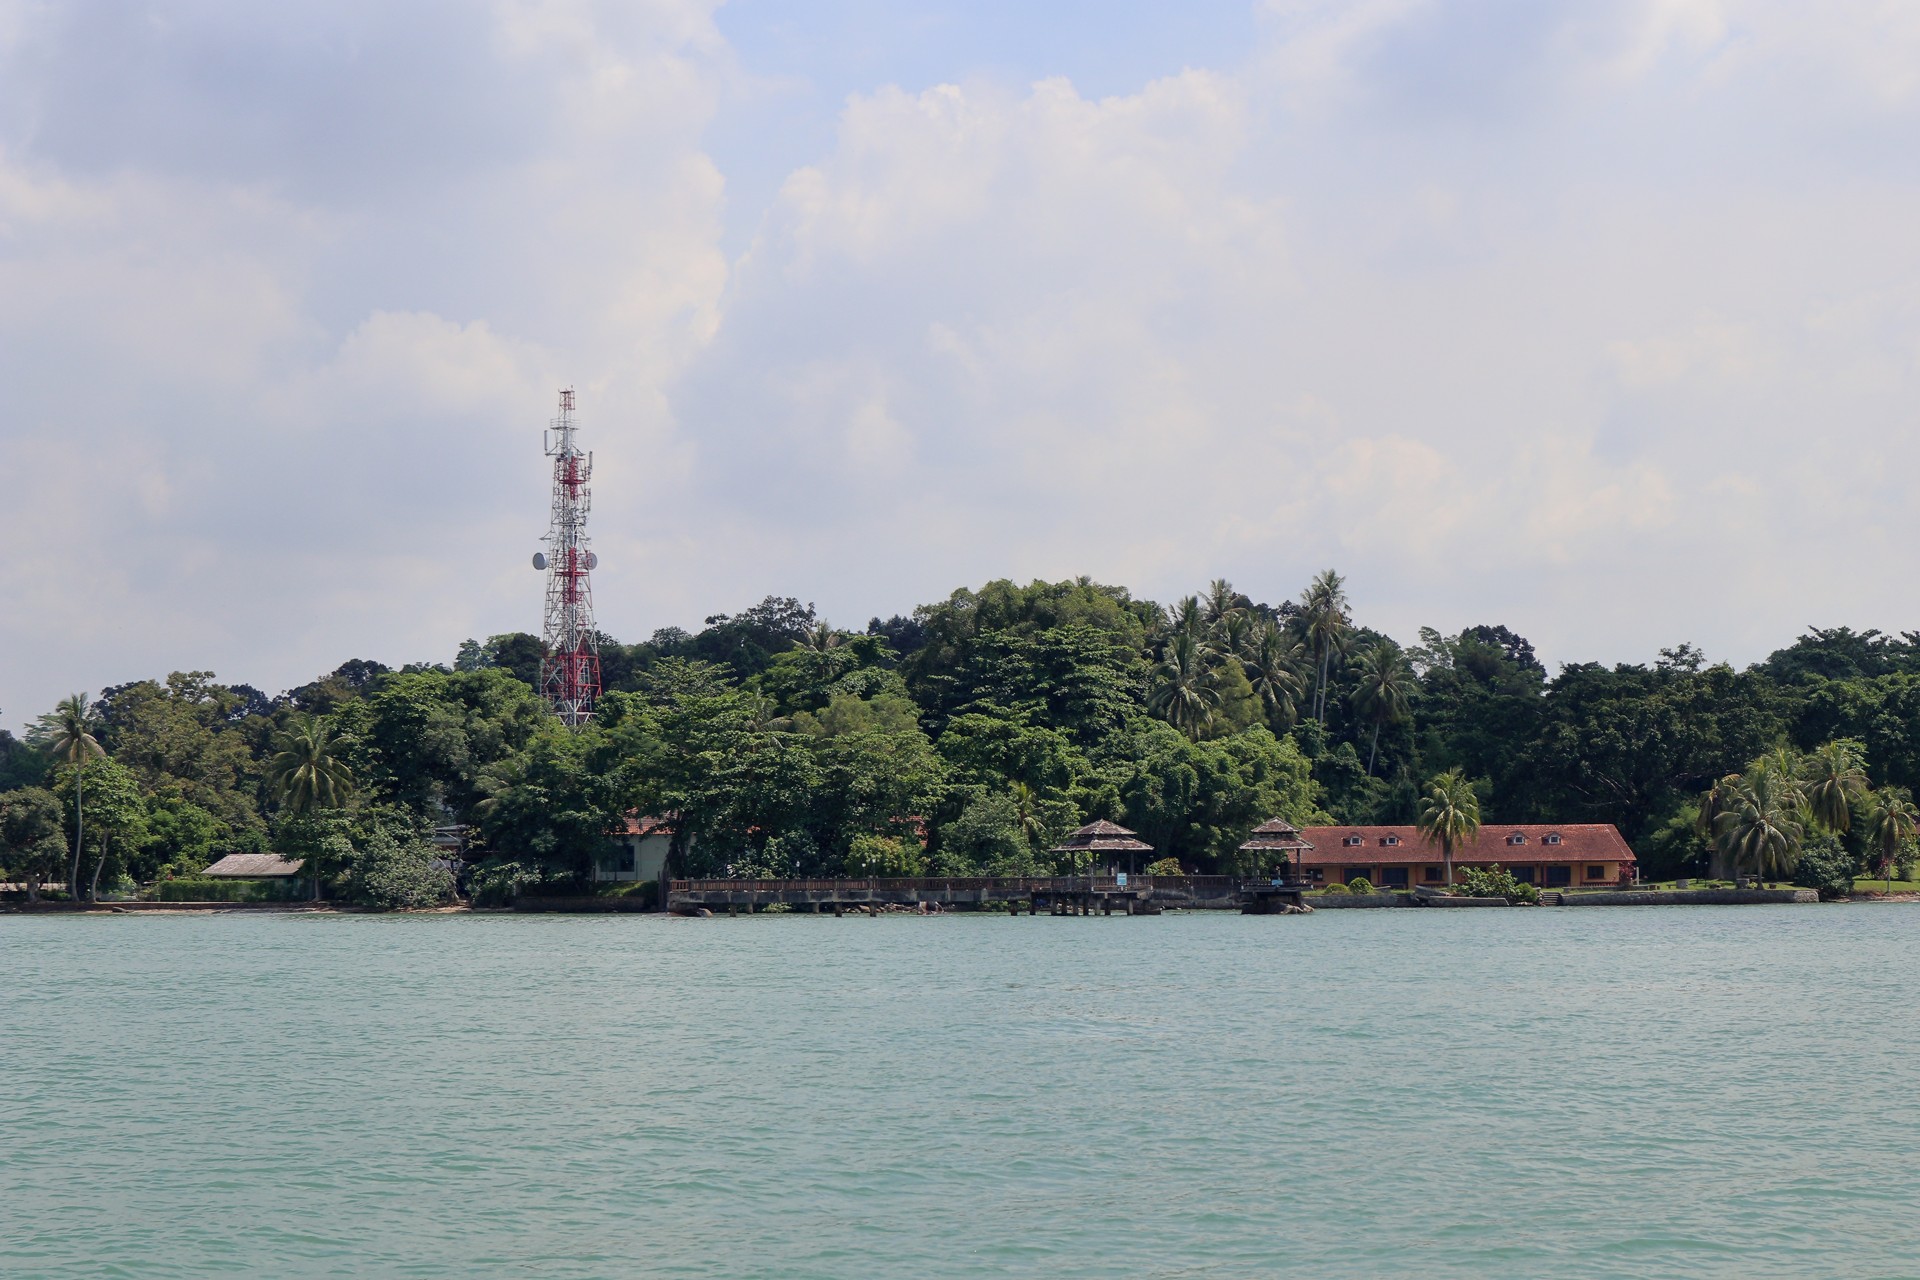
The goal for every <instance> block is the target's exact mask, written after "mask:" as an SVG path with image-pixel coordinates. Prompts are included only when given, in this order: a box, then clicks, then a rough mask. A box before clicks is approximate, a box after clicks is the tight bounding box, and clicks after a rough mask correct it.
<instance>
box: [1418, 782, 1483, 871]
mask: <svg viewBox="0 0 1920 1280" xmlns="http://www.w3.org/2000/svg"><path fill="white" fill-rule="evenodd" d="M1420 834H1421V835H1423V836H1425V837H1426V838H1427V839H1429V840H1431V841H1433V842H1434V843H1435V844H1437V845H1439V846H1440V855H1441V857H1442V858H1444V859H1445V860H1446V864H1447V888H1449V889H1451V888H1453V851H1454V850H1455V849H1458V848H1459V847H1460V846H1461V845H1463V844H1467V843H1470V842H1471V841H1472V840H1473V838H1474V837H1475V836H1477V835H1479V834H1480V797H1479V796H1477V795H1475V794H1474V791H1473V784H1472V783H1471V782H1468V781H1467V778H1466V775H1465V774H1463V773H1461V772H1460V771H1459V770H1458V769H1449V770H1447V771H1446V772H1445V773H1443V774H1441V775H1440V776H1439V777H1437V778H1434V779H1433V780H1432V781H1431V782H1429V783H1427V796H1426V799H1424V800H1422V801H1421V802H1420Z"/></svg>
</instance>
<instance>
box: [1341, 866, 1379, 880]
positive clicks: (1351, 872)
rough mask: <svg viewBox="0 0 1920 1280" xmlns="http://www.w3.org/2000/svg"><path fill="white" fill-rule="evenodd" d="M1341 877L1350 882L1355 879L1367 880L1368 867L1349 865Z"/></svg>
mask: <svg viewBox="0 0 1920 1280" xmlns="http://www.w3.org/2000/svg"><path fill="white" fill-rule="evenodd" d="M1341 879H1343V880H1345V881H1346V882H1347V883H1348V884H1352V883H1353V882H1354V881H1355V880H1367V868H1366V867H1348V868H1347V869H1346V870H1345V871H1344V872H1342V873H1341ZM1368 883H1369V884H1371V883H1372V881H1370V880H1369V881H1368Z"/></svg>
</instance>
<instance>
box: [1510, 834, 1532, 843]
mask: <svg viewBox="0 0 1920 1280" xmlns="http://www.w3.org/2000/svg"><path fill="white" fill-rule="evenodd" d="M1526 842H1527V838H1526V837H1525V836H1523V835H1521V834H1520V833H1519V832H1518V831H1516V832H1514V833H1513V834H1512V835H1510V836H1508V837H1507V843H1508V844H1525V843H1526Z"/></svg>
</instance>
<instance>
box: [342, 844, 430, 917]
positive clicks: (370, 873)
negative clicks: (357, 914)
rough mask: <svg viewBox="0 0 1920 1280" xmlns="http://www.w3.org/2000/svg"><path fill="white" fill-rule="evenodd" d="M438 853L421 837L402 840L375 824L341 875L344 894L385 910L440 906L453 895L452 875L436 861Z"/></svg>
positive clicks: (356, 900) (354, 899)
mask: <svg viewBox="0 0 1920 1280" xmlns="http://www.w3.org/2000/svg"><path fill="white" fill-rule="evenodd" d="M437 857H438V852H437V851H436V850H435V849H434V847H433V846H432V845H430V844H427V843H426V842H424V841H422V840H418V839H413V840H409V841H407V842H406V843H402V842H401V841H399V840H397V839H395V838H394V835H393V833H392V832H390V831H388V830H387V829H386V828H384V827H376V828H375V829H374V830H372V831H370V832H368V833H367V837H366V839H365V840H364V841H363V842H362V843H361V845H360V847H359V848H358V849H357V850H356V851H355V857H354V861H353V865H352V866H351V867H350V868H348V870H347V874H346V876H345V877H344V883H345V888H346V893H347V897H348V898H350V899H352V900H353V901H355V902H359V903H362V904H364V905H366V906H369V907H379V908H381V909H382V910H386V911H397V910H405V909H408V908H416V909H417V908H420V907H437V906H440V905H441V904H443V903H445V902H446V901H447V900H448V899H450V898H452V897H453V875H452V873H450V872H449V871H448V870H447V869H446V868H445V867H442V866H436V865H435V860H436V858H437Z"/></svg>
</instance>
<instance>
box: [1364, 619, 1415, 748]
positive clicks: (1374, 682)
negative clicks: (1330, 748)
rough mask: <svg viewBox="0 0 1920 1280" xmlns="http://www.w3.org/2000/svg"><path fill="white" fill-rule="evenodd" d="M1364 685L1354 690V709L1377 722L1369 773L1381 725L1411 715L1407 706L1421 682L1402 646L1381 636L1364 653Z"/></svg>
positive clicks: (1395, 721)
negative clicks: (1414, 675)
mask: <svg viewBox="0 0 1920 1280" xmlns="http://www.w3.org/2000/svg"><path fill="white" fill-rule="evenodd" d="M1358 665H1359V667H1360V685H1359V687H1358V688H1356V689H1355V690H1354V691H1353V709H1354V710H1355V711H1356V712H1358V713H1359V714H1361V715H1363V716H1365V717H1367V718H1368V719H1370V720H1372V721H1373V742H1372V745H1371V746H1369V747H1368V748H1367V774H1368V776H1372V774H1373V760H1374V756H1375V755H1376V754H1377V753H1378V752H1379V750H1380V726H1381V725H1387V724H1398V723H1400V721H1402V720H1405V719H1406V718H1407V706H1408V704H1409V703H1410V702H1411V701H1412V700H1413V695H1414V694H1415V692H1417V691H1418V689H1419V685H1418V684H1417V683H1416V682H1415V680H1414V678H1413V668H1412V667H1410V666H1408V665H1407V659H1406V656H1405V655H1404V654H1402V653H1401V652H1400V646H1399V645H1397V644H1395V643H1394V642H1393V641H1391V640H1387V639H1384V638H1383V639H1381V640H1379V641H1378V642H1376V643H1375V644H1374V645H1373V646H1372V647H1371V648H1369V649H1368V650H1367V651H1366V652H1365V653H1362V654H1361V655H1360V661H1359V664H1358Z"/></svg>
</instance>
